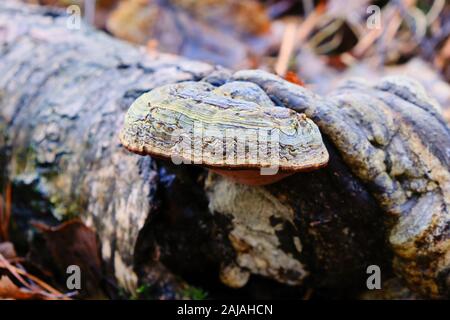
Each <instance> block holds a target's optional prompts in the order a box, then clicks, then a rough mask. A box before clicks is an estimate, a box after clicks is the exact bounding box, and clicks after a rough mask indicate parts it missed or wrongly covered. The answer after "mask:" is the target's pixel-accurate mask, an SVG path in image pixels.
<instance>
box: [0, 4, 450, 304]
mask: <svg viewBox="0 0 450 320" xmlns="http://www.w3.org/2000/svg"><path fill="white" fill-rule="evenodd" d="M66 22H67V17H66V16H65V15H63V14H61V12H59V11H53V10H50V9H47V8H36V7H24V6H23V5H17V4H15V3H14V2H11V1H6V2H2V3H1V4H0V44H1V47H0V52H1V56H0V74H1V75H2V76H1V78H0V131H1V133H2V134H1V135H0V148H1V152H0V154H1V159H0V161H1V163H2V167H3V169H4V170H3V175H4V176H3V179H4V180H6V179H7V180H9V181H11V182H12V183H13V185H14V186H15V187H16V188H19V187H20V188H21V190H26V192H30V193H33V194H38V195H39V198H40V199H41V200H42V201H41V202H39V203H41V204H42V203H44V205H45V208H44V209H42V208H36V201H29V199H28V198H22V199H17V198H16V199H14V201H15V202H17V203H20V204H21V206H22V207H23V206H26V207H27V209H28V211H31V212H41V211H46V210H47V211H50V212H51V213H52V214H53V215H55V216H57V217H59V218H60V219H67V218H69V217H72V216H81V217H82V218H83V220H84V221H85V223H86V224H87V225H88V226H91V227H93V228H94V229H95V230H96V232H97V234H98V236H99V239H100V243H101V253H102V257H103V259H104V261H105V263H106V265H107V266H108V268H109V269H110V270H111V272H113V274H114V275H115V277H116V279H117V281H118V282H119V284H120V286H121V287H123V288H125V289H127V290H128V291H130V292H134V290H135V288H136V286H137V284H138V283H141V284H150V285H151V287H152V292H151V295H152V297H157V298H163V297H164V298H180V297H191V296H192V291H189V290H187V288H189V287H188V285H187V283H190V284H194V285H198V286H201V287H204V288H206V289H207V290H208V291H211V292H213V293H214V294H216V295H217V296H223V295H232V296H237V295H240V294H242V295H243V296H247V297H248V296H250V297H264V298H267V297H283V296H287V297H296V296H299V297H301V296H302V294H304V290H305V288H308V287H314V288H316V289H317V290H318V291H319V296H320V295H331V296H336V295H339V296H346V295H350V296H353V295H354V294H355V293H356V292H360V291H363V290H364V288H365V285H366V282H365V279H366V277H367V274H366V268H367V266H368V265H373V264H375V265H379V266H380V267H382V270H383V276H384V277H386V278H389V277H392V276H394V273H393V272H392V270H391V264H392V256H393V254H394V255H395V256H396V258H395V261H397V264H399V265H400V267H398V270H399V271H397V274H400V275H402V276H403V277H404V278H405V279H406V280H407V281H408V279H412V280H415V279H416V275H417V272H418V273H419V274H420V276H417V278H418V279H419V281H418V282H419V283H420V284H419V285H417V283H415V282H414V281H412V284H410V286H411V287H412V288H415V289H416V290H417V291H420V292H421V293H424V294H425V295H427V294H429V295H431V296H439V295H442V294H443V293H442V292H445V290H447V288H446V287H445V285H441V287H440V288H439V289H435V288H436V286H437V285H436V284H435V282H436V281H437V280H436V277H437V276H436V273H437V271H436V269H438V271H439V277H441V278H440V281H441V282H442V281H444V282H445V277H446V273H445V270H446V266H447V265H448V263H447V264H446V263H445V259H441V258H442V250H444V256H445V252H446V251H445V250H446V248H447V247H446V246H447V242H448V230H447V229H445V228H444V229H436V230H435V231H436V237H437V236H440V238H439V239H440V240H439V241H441V240H442V241H441V242H439V243H440V244H441V246H440V247H439V250H438V249H436V250H434V249H433V250H434V251H433V252H434V254H436V255H437V256H438V257H439V259H438V258H436V261H438V262H439V263H438V266H435V265H433V266H432V268H431V271H430V270H429V264H427V265H425V266H424V267H423V268H424V269H425V270H426V272H427V274H426V277H422V275H421V273H420V272H421V271H417V270H416V268H414V267H411V265H413V266H414V265H415V264H414V263H415V261H417V259H420V258H421V257H418V256H420V255H421V254H422V253H423V252H425V251H426V250H428V248H429V247H430V246H431V247H432V248H434V247H433V246H432V245H430V243H428V245H429V247H427V248H425V249H424V248H423V247H420V250H425V251H420V252H419V253H416V252H415V251H414V250H412V251H413V254H411V250H410V251H408V252H406V253H405V252H402V250H406V249H408V248H406V247H404V246H402V245H403V244H402V243H400V242H401V241H403V240H404V239H403V238H402V239H403V240H402V239H398V238H399V237H400V236H399V237H398V238H395V236H396V235H397V234H401V232H400V231H403V229H402V226H400V227H397V229H400V231H398V230H397V231H396V232H397V233H395V232H394V238H395V239H394V240H392V235H391V241H397V244H398V248H395V246H394V250H393V251H392V250H391V248H392V244H391V246H388V245H386V242H387V239H388V233H389V232H390V231H391V230H392V229H393V227H392V226H393V225H396V223H397V218H398V216H401V215H402V214H403V213H405V216H406V215H407V214H408V213H409V210H410V208H411V207H413V208H414V206H415V204H416V203H422V202H424V201H428V200H429V201H428V202H427V203H432V205H433V206H434V205H436V206H438V205H439V204H441V205H442V207H441V212H443V214H442V217H443V220H442V221H441V222H439V228H441V227H442V226H445V225H447V226H448V220H445V219H447V215H446V214H447V203H448V193H447V189H446V188H447V186H448V181H447V180H446V179H447V176H446V175H445V164H447V173H448V157H449V155H448V153H447V154H443V155H441V158H440V160H439V161H438V162H434V163H435V171H436V172H444V173H443V174H442V175H441V176H440V178H439V179H441V180H439V179H438V180H439V181H438V182H439V183H440V185H439V186H440V189H439V188H436V190H437V191H436V192H437V193H434V192H435V191H434V189H433V190H431V191H430V192H429V193H426V192H425V191H420V190H416V189H414V190H415V191H414V192H415V193H413V195H414V197H415V198H414V199H415V200H414V199H413V200H414V201H410V202H408V205H409V207H408V205H405V203H403V202H401V201H403V200H404V198H405V197H406V198H408V197H411V196H410V195H409V193H407V192H406V191H410V190H409V189H408V188H410V187H409V185H410V182H411V181H410V180H411V179H413V178H414V179H415V180H414V179H413V180H414V181H416V180H417V181H416V184H419V183H420V182H423V181H422V180H420V177H412V178H410V177H409V176H407V175H403V176H401V177H399V178H397V177H394V176H392V172H391V171H389V170H387V169H385V168H384V167H383V166H381V165H379V163H378V162H376V161H375V160H376V159H378V160H379V156H378V153H377V152H378V150H375V151H377V152H375V151H374V152H375V153H376V155H377V157H376V158H371V157H370V152H371V150H372V149H371V148H372V147H373V146H375V147H380V146H379V145H378V143H379V144H383V143H384V140H383V139H384V138H386V137H385V136H384V134H385V133H386V132H388V133H386V135H388V134H389V130H390V129H391V128H390V127H388V128H384V125H385V122H386V121H387V120H386V119H388V121H387V123H388V124H391V123H393V122H392V121H394V120H392V119H391V118H390V116H391V111H390V109H389V108H390V107H385V106H384V105H383V107H382V108H385V109H386V110H388V111H386V115H387V116H386V118H383V116H382V115H379V118H373V119H372V120H373V121H375V126H374V127H370V125H371V123H370V121H369V120H370V119H365V118H364V114H366V113H364V112H363V111H364V110H363V111H361V110H360V111H361V113H358V112H356V111H354V109H352V108H355V110H358V109H357V108H358V107H354V106H352V103H353V102H352V97H355V95H353V96H352V95H345V92H346V91H345V90H350V91H351V90H353V89H354V88H353V89H352V88H350V89H348V88H347V89H345V90H344V91H341V92H338V93H336V94H335V95H334V97H332V98H330V99H329V100H325V99H322V98H320V97H318V96H316V95H314V94H312V93H311V92H309V91H307V90H305V89H301V90H297V89H295V87H290V86H287V85H286V84H285V83H282V82H278V80H275V81H274V80H273V79H271V78H267V79H265V78H264V77H263V78H253V74H252V73H248V74H247V73H245V72H244V73H242V74H240V75H238V74H235V75H234V77H237V78H239V77H240V80H243V81H252V82H254V83H257V84H258V85H260V86H261V87H262V88H263V89H264V90H265V91H266V92H268V93H269V96H270V97H271V98H273V99H274V100H275V101H277V102H280V103H281V104H285V105H286V106H287V107H291V108H293V109H295V110H296V111H299V112H305V113H306V114H307V115H308V116H310V117H311V118H312V119H313V120H314V121H315V122H316V123H317V124H318V125H319V127H320V129H321V131H322V133H323V134H324V140H325V142H326V145H327V148H328V150H329V152H330V164H329V166H328V167H326V168H324V169H321V170H318V171H315V172H311V173H303V174H296V175H293V176H291V177H289V178H287V179H285V180H283V181H282V182H279V183H277V184H274V185H271V186H268V187H248V186H243V185H239V184H236V183H233V182H230V181H228V180H225V179H223V178H221V177H218V176H216V175H214V174H211V173H208V171H206V170H204V169H202V168H198V167H193V166H175V165H171V164H169V163H165V162H161V161H157V160H154V159H151V158H149V157H141V156H138V155H134V154H131V153H129V152H127V151H126V150H125V149H124V148H123V147H122V146H121V145H120V143H119V140H118V132H119V130H120V128H121V126H122V123H123V119H124V114H125V112H126V110H127V109H128V107H129V106H130V104H131V103H132V102H133V100H134V99H135V98H137V97H138V96H139V95H140V94H141V93H143V92H145V91H148V90H151V89H152V88H155V87H158V86H160V85H163V84H167V83H174V82H179V81H186V80H194V81H199V80H201V79H204V78H206V81H209V82H210V83H214V82H220V81H223V80H224V78H227V77H230V75H229V73H228V72H227V71H226V70H223V69H220V68H217V67H213V66H210V65H208V64H204V63H201V62H193V61H189V60H185V59H183V58H180V57H175V56H169V55H163V54H157V55H151V56H150V55H149V54H148V53H146V52H145V51H144V50H143V49H140V48H136V47H133V46H131V45H128V44H125V43H122V42H120V41H117V40H115V39H113V38H111V37H109V36H107V35H105V34H102V33H101V32H99V31H95V30H93V29H91V28H89V27H87V26H86V25H84V24H82V27H81V29H80V30H70V29H68V28H67V26H66ZM280 81H281V80H280ZM358 88H359V89H358ZM356 90H359V92H361V96H358V95H356V98H357V101H362V100H364V99H366V98H367V96H372V97H376V99H380V100H382V99H385V100H386V101H387V102H386V104H388V105H389V106H391V105H394V107H395V106H397V104H399V105H401V107H402V108H403V107H404V106H403V105H404V104H405V105H406V104H408V103H410V104H411V106H412V107H414V106H415V105H419V104H420V103H421V101H419V100H418V101H412V102H408V101H406V100H408V97H406V98H405V97H404V99H405V101H406V102H405V101H404V102H398V101H397V100H395V99H400V98H395V99H394V98H393V96H391V95H390V93H389V92H386V93H380V91H376V90H375V89H373V88H368V87H367V88H366V87H364V88H363V87H362V86H361V87H357V89H356ZM389 90H390V88H387V89H386V91H389ZM409 98H410V99H414V97H409ZM374 99H375V98H374ZM393 99H394V100H395V101H394V102H392V101H393ZM348 100H350V101H348ZM336 101H338V102H336ZM402 101H403V100H402ZM377 103H380V102H377ZM340 105H345V106H349V107H348V109H349V110H350V111H348V113H347V111H346V112H343V111H342V109H340V108H339V106H340ZM360 105H364V104H360ZM358 106H359V105H358ZM408 106H409V105H408ZM394 107H393V108H394ZM426 108H428V106H422V109H423V110H422V111H421V112H419V111H417V110H416V109H414V110H415V112H417V114H419V113H420V114H419V116H422V115H423V113H426V112H431V111H430V110H428V111H427V110H425V109H426ZM352 110H353V111H354V113H352ZM397 112H398V113H402V112H404V110H403V109H402V110H400V111H398V110H397ZM392 114H394V113H392ZM417 114H412V117H414V116H416V115H417ZM377 116H378V115H377ZM426 116H427V117H430V118H431V115H430V114H428V113H426ZM345 117H347V118H345ZM344 118H345V119H344ZM355 119H356V120H355ZM413 120H415V119H413ZM352 121H355V123H354V122H352ZM358 121H359V122H358ZM412 122H413V127H414V126H418V127H419V128H422V127H423V126H424V124H423V123H421V122H418V123H415V122H414V121H412ZM430 123H432V126H435V127H438V126H441V122H439V121H438V124H436V123H434V122H432V121H431V120H430ZM377 125H379V126H378V127H377ZM444 126H445V125H444ZM343 128H344V129H345V132H343V131H342V130H343ZM407 128H409V127H407ZM433 128H434V127H433ZM439 128H440V129H439V130H441V131H442V137H441V138H440V139H441V140H439V141H440V142H441V143H443V144H444V149H445V148H447V146H448V144H449V140H450V139H448V137H447V136H446V135H448V128H444V129H442V128H441V127H439ZM378 129H380V130H381V131H379V132H378V131H376V130H378ZM413 129H416V127H414V128H413ZM373 130H375V131H374V135H375V138H374V139H373V140H377V139H379V140H380V141H375V142H374V141H367V140H368V138H367V136H370V133H367V132H372V131H373ZM383 130H384V131H383ZM385 131H386V132H385ZM380 132H381V133H380ZM419 133H421V132H419ZM423 136H424V137H425V138H429V139H430V141H432V145H433V146H434V147H435V146H436V144H437V142H439V141H434V140H432V138H431V136H432V135H431V134H430V133H429V132H425V133H424V135H423ZM372 138H373V137H372ZM397 138H398V139H399V140H389V139H388V138H386V139H388V140H389V141H388V142H386V143H387V146H391V147H386V154H388V155H392V156H394V155H396V154H397V153H396V152H397V151H398V150H399V149H401V148H400V147H402V146H404V145H405V139H404V136H403V135H398V136H396V139H397ZM369 140H370V139H369ZM392 141H394V146H393V147H392V144H391V142H392ZM358 143H359V145H358ZM415 143H416V144H418V145H419V147H418V148H419V149H424V148H423V145H422V144H423V143H422V142H420V141H419V142H415ZM359 147H361V148H359ZM413 147H414V146H413ZM390 148H391V149H392V150H391V149H390ZM367 150H369V151H367ZM445 150H448V149H445ZM366 151H367V153H366ZM431 152H432V153H438V152H437V151H435V150H434V149H433V150H431ZM375 153H374V154H373V155H375ZM430 157H432V155H431V156H430ZM392 159H394V158H392ZM378 160H377V161H378ZM394 160H395V159H394ZM413 164H416V163H413ZM405 166H406V165H405ZM417 166H422V167H423V165H422V163H417ZM380 167H383V168H384V169H383V170H386V171H389V172H384V171H382V172H377V173H379V175H378V176H377V175H375V174H374V172H375V171H376V170H378V169H379V168H380ZM422 167H421V168H422ZM443 168H444V169H443ZM424 170H425V169H424ZM439 170H440V171H439ZM389 178H392V179H393V180H395V181H394V183H393V185H394V186H395V188H399V189H401V188H404V189H405V194H406V196H404V197H403V198H402V196H403V194H401V195H399V194H400V192H403V191H404V190H403V189H401V190H400V191H398V190H394V187H392V188H390V186H388V185H387V184H388V180H389ZM416 178H417V179H416ZM397 179H398V180H399V181H400V182H399V184H397V183H396V182H397ZM424 179H425V178H424ZM389 181H390V180H389ZM406 182H407V184H406ZM399 185H400V187H399ZM411 185H412V184H411ZM389 188H390V189H389ZM411 188H412V187H411ZM406 189H407V190H406ZM441 189H442V190H443V191H442V192H441ZM395 192H397V193H395ZM427 192H428V191H427ZM422 193H423V194H422ZM422 196H423V197H422ZM408 199H409V198H408ZM422 199H424V200H422ZM427 199H428V200H427ZM419 200H420V201H419ZM24 203H25V204H24ZM436 210H437V209H436ZM444 213H445V215H444ZM389 214H392V215H393V216H391V217H390V216H389ZM415 214H417V216H420V214H418V213H415ZM394 215H398V216H395V217H394ZM413 216H414V215H413ZM424 223H428V221H425V222H424ZM426 226H428V225H426ZM434 227H435V226H433V225H431V227H430V228H431V229H433V228H434ZM394 230H395V229H394ZM433 230H434V229H433ZM446 230H447V231H446ZM437 233H439V234H437ZM413 236H415V235H412V236H411V237H413ZM405 237H406V238H407V235H405ZM413 240H414V239H413ZM413 240H411V239H409V238H408V239H406V240H405V241H404V242H408V241H413ZM414 241H415V240H414ZM433 241H434V240H433ZM436 243H437V242H436ZM434 244H435V243H433V245H434ZM407 245H408V246H410V247H409V248H410V249H411V245H410V243H409V242H408V243H407ZM437 247H438V246H437V245H436V248H437ZM443 248H444V249H443ZM396 250H397V251H396ZM399 252H400V253H399ZM402 253H404V254H403V256H402V255H401V254H402ZM425 253H426V252H425ZM424 256H425V259H422V261H428V260H427V259H430V257H429V256H427V255H426V254H424V255H422V258H423V257H424ZM427 263H428V262H427ZM404 265H406V266H407V267H404ZM433 268H435V269H433ZM219 278H220V280H221V282H222V283H224V284H225V285H227V286H228V287H234V288H241V289H240V290H239V291H232V292H230V291H229V289H227V288H226V287H223V286H221V285H220V284H219V280H218V279H219ZM423 278H424V279H425V280H423ZM267 279H270V280H267ZM429 279H431V280H429ZM422 280H423V281H422ZM426 281H431V282H432V286H431V287H432V288H433V289H435V291H433V292H427V291H426V290H427V289H426V290H421V289H422V288H423V287H424V286H422V282H426ZM417 287H418V288H417ZM424 291H425V292H424Z"/></svg>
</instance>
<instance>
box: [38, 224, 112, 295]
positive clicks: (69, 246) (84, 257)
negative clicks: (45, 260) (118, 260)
mask: <svg viewBox="0 0 450 320" xmlns="http://www.w3.org/2000/svg"><path fill="white" fill-rule="evenodd" d="M32 224H33V226H34V227H36V228H37V229H38V230H40V231H42V232H43V235H44V238H45V242H46V247H47V248H48V251H49V252H50V256H51V258H52V259H53V260H54V262H55V265H56V266H57V269H58V273H59V274H60V275H61V276H62V277H64V278H66V277H67V276H68V274H67V273H66V272H67V268H68V267H69V266H71V265H76V266H78V267H79V268H80V270H81V290H79V293H80V295H81V296H83V297H88V298H104V297H105V295H104V293H103V291H102V289H101V288H102V279H103V273H102V260H101V257H100V252H99V246H98V241H97V236H96V234H95V232H94V231H93V230H92V229H90V228H88V227H87V226H86V225H84V224H83V222H81V221H80V220H77V219H76V220H71V221H68V222H64V223H63V224H61V225H59V226H56V227H49V226H47V225H45V224H42V223H39V222H33V223H32Z"/></svg>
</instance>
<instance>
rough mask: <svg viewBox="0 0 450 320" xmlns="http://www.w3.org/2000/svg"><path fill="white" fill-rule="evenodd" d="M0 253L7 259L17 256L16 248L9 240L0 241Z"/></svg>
mask: <svg viewBox="0 0 450 320" xmlns="http://www.w3.org/2000/svg"><path fill="white" fill-rule="evenodd" d="M0 254H1V255H3V257H5V258H6V259H8V260H12V259H15V258H17V254H16V250H15V249H14V245H13V244H12V243H11V242H0Z"/></svg>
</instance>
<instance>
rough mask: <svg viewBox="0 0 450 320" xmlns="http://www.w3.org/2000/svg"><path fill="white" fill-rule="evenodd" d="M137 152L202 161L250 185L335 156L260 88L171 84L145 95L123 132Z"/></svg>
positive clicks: (308, 125)
mask: <svg viewBox="0 0 450 320" xmlns="http://www.w3.org/2000/svg"><path fill="white" fill-rule="evenodd" d="M120 139H121V142H122V144H123V145H124V146H125V147H126V148H127V149H128V150H130V151H132V152H134V153H138V154H141V155H151V156H153V157H157V158H162V159H172V161H174V162H175V163H176V164H179V163H184V164H197V165H202V166H205V167H207V168H210V169H211V170H212V171H214V172H216V173H218V174H221V175H224V176H227V177H229V178H232V179H233V180H235V181H237V182H240V183H244V184H250V185H265V184H270V183H273V182H276V181H278V180H280V179H282V178H284V177H286V176H288V175H291V174H293V173H295V172H299V171H310V170H314V169H317V168H320V167H322V166H324V165H326V164H327V162H328V152H327V150H326V148H325V146H324V144H323V141H322V137H321V134H320V132H319V129H318V127H317V126H316V125H315V124H314V122H313V121H311V120H310V119H308V118H307V117H306V116H305V115H304V114H299V113H297V112H295V111H293V110H291V109H287V108H284V107H280V106H276V105H275V103H274V102H273V101H272V100H271V99H270V98H269V97H268V96H267V95H266V93H265V92H264V91H263V90H262V89H261V88H260V87H258V86H257V85H255V84H252V83H249V82H242V81H231V82H228V83H225V84H224V85H222V86H219V87H215V86H213V85H212V84H210V83H207V82H203V81H200V82H192V81H189V82H182V83H177V84H170V85H165V86H162V87H159V88H156V89H153V90H151V91H149V92H147V93H145V94H143V95H141V96H140V97H139V98H138V99H137V100H136V101H135V102H134V103H133V104H132V106H131V107H130V109H129V110H128V112H127V115H126V118H125V125H124V127H123V129H122V131H121V134H120Z"/></svg>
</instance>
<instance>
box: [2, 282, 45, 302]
mask: <svg viewBox="0 0 450 320" xmlns="http://www.w3.org/2000/svg"><path fill="white" fill-rule="evenodd" d="M0 299H14V300H48V299H49V298H48V297H47V296H46V295H45V294H42V293H39V292H32V291H29V290H27V289H23V288H19V287H18V286H16V285H15V284H14V282H12V281H11V279H9V277H7V276H1V277H0Z"/></svg>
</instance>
